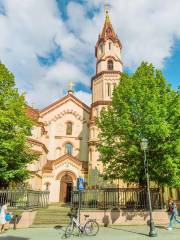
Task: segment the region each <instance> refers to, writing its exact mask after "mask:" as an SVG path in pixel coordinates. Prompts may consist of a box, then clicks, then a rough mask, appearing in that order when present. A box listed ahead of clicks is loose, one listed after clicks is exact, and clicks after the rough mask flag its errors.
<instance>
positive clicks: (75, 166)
mask: <svg viewBox="0 0 180 240" xmlns="http://www.w3.org/2000/svg"><path fill="white" fill-rule="evenodd" d="M121 49H122V45H121V42H120V40H119V39H118V37H117V35H116V33H115V31H114V29H113V26H112V24H111V21H110V18H109V15H108V12H106V18H105V22H104V26H103V29H102V32H101V34H100V35H99V38H98V41H97V43H96V46H95V57H96V74H95V76H93V77H92V79H91V88H92V104H91V107H88V106H87V105H86V104H84V103H83V102H82V101H80V100H79V99H77V98H76V97H75V96H74V94H73V90H72V89H70V90H69V91H68V93H67V95H66V96H64V97H63V98H61V99H59V100H57V101H56V102H54V103H52V104H50V105H49V106H47V107H45V108H44V109H42V110H37V109H33V108H32V107H28V115H29V116H30V117H31V118H32V119H33V120H34V127H33V130H32V136H31V137H30V138H29V139H28V141H29V143H30V144H31V146H32V150H33V151H35V152H37V153H38V154H39V159H38V160H37V161H35V162H33V163H32V164H30V165H29V166H28V168H29V170H30V171H31V172H32V177H31V178H30V179H29V182H28V184H29V185H30V186H31V187H32V188H33V189H40V190H49V192H50V202H59V201H60V202H68V201H70V197H71V190H72V188H73V187H74V186H76V183H77V178H78V177H83V178H84V179H85V183H86V184H87V185H88V186H92V187H93V186H96V185H100V184H102V182H101V181H102V180H101V178H100V177H99V174H100V173H102V172H103V170H104V169H103V165H102V163H101V162H99V161H98V158H99V153H98V151H97V150H96V147H95V145H96V142H97V140H98V128H97V126H96V123H95V119H96V118H97V117H98V116H99V114H100V112H101V109H102V108H103V107H106V106H108V105H109V104H111V98H112V93H113V89H114V88H115V86H116V85H117V84H118V82H119V79H120V75H121V72H122V67H123V63H122V59H121Z"/></svg>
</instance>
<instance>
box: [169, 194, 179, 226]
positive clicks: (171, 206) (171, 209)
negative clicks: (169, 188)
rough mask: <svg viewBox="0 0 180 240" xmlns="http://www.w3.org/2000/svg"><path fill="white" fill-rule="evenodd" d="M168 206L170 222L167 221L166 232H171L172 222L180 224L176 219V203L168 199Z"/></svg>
mask: <svg viewBox="0 0 180 240" xmlns="http://www.w3.org/2000/svg"><path fill="white" fill-rule="evenodd" d="M168 204H169V209H168V212H169V214H170V221H169V225H168V228H167V230H172V229H173V224H174V220H175V221H176V222H178V223H180V220H178V219H177V218H176V217H177V215H178V211H177V207H176V203H175V201H174V200H173V199H172V198H170V199H169V200H168Z"/></svg>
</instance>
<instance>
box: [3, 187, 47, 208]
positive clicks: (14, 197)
mask: <svg viewBox="0 0 180 240" xmlns="http://www.w3.org/2000/svg"><path fill="white" fill-rule="evenodd" d="M6 202H9V203H10V207H13V208H22V209H31V208H45V207H48V202H49V192H48V191H36V190H31V189H24V188H21V189H6V190H0V206H2V205H3V204H5V203H6Z"/></svg>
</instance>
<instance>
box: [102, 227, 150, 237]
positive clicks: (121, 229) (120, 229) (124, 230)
mask: <svg viewBox="0 0 180 240" xmlns="http://www.w3.org/2000/svg"><path fill="white" fill-rule="evenodd" d="M107 228H110V229H114V230H118V231H123V232H129V233H135V234H138V235H143V236H149V234H145V233H140V232H134V231H131V230H126V229H123V228H115V227H107Z"/></svg>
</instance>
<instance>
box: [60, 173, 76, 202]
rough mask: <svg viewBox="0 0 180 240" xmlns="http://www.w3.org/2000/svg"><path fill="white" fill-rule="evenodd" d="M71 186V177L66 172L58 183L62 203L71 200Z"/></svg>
mask: <svg viewBox="0 0 180 240" xmlns="http://www.w3.org/2000/svg"><path fill="white" fill-rule="evenodd" d="M72 188H73V180H72V177H71V176H70V175H68V174H65V175H64V176H63V177H62V178H61V183H60V202H64V203H70V202H71V191H72Z"/></svg>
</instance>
